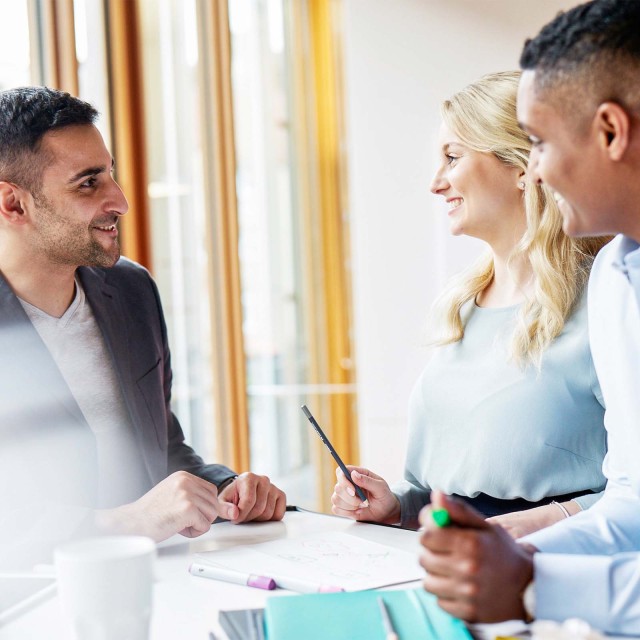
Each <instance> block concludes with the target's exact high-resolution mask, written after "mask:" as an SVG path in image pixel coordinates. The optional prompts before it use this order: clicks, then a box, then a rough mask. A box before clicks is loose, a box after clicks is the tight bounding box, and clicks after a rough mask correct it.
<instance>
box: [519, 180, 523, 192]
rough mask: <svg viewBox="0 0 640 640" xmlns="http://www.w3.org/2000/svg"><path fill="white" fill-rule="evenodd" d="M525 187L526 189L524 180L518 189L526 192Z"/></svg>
mask: <svg viewBox="0 0 640 640" xmlns="http://www.w3.org/2000/svg"><path fill="white" fill-rule="evenodd" d="M524 187H525V183H524V180H520V182H518V189H522V191H524Z"/></svg>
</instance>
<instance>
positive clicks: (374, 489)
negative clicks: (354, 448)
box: [351, 469, 388, 497]
mask: <svg viewBox="0 0 640 640" xmlns="http://www.w3.org/2000/svg"><path fill="white" fill-rule="evenodd" d="M351 478H352V480H353V481H354V482H355V483H356V484H357V485H358V486H359V487H362V488H363V489H366V490H367V491H368V492H369V493H370V494H371V495H372V496H374V497H378V496H379V495H380V494H381V493H384V491H385V489H387V490H388V485H387V483H386V482H385V481H384V480H383V479H382V478H380V477H379V476H377V475H375V474H373V473H371V474H370V472H369V471H368V470H367V469H361V470H360V471H355V470H353V471H352V472H351Z"/></svg>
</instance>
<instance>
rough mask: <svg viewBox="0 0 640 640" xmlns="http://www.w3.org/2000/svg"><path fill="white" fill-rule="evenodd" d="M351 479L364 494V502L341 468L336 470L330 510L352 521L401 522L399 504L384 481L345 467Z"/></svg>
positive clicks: (367, 473)
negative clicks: (365, 500) (365, 501)
mask: <svg viewBox="0 0 640 640" xmlns="http://www.w3.org/2000/svg"><path fill="white" fill-rule="evenodd" d="M347 469H348V470H349V472H350V473H351V479H352V480H353V482H354V483H355V484H357V485H358V486H359V487H361V488H362V489H363V490H364V492H365V493H366V495H367V503H363V502H362V500H360V498H358V496H357V495H356V492H355V490H354V488H353V485H352V484H351V483H350V482H349V480H347V478H346V477H345V475H344V473H342V471H341V470H340V469H336V478H337V482H336V486H335V487H334V489H333V495H332V496H331V504H332V505H333V506H332V508H331V510H332V511H333V513H334V514H335V515H337V516H346V517H347V518H353V519H354V520H370V521H372V522H384V523H386V524H397V523H398V522H400V502H399V500H398V498H397V497H396V496H395V494H394V493H393V492H392V491H391V489H390V488H389V485H388V484H387V483H386V481H385V480H384V478H381V477H380V476H379V475H376V474H375V473H373V471H369V469H364V468H363V467H354V466H351V465H347Z"/></svg>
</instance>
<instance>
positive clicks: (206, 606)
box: [0, 511, 523, 640]
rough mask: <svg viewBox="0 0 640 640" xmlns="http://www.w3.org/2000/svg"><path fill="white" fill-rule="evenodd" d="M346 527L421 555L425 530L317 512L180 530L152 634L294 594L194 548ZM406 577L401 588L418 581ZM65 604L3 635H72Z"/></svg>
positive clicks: (52, 605) (161, 581) (45, 607)
mask: <svg viewBox="0 0 640 640" xmlns="http://www.w3.org/2000/svg"><path fill="white" fill-rule="evenodd" d="M328 531H343V532H348V533H349V534H351V535H355V536H359V537H362V538H365V539H367V540H371V541H373V542H379V543H381V544H386V545H389V546H392V547H397V548H399V549H403V550H405V551H409V552H411V553H415V554H416V557H417V555H418V552H419V548H420V546H419V534H418V533H417V532H414V531H406V530H402V529H397V528H393V527H385V526H377V525H370V524H363V523H357V522H353V521H351V520H346V519H344V518H336V517H333V516H327V515H322V514H317V513H311V512H304V511H302V512H287V513H286V515H285V518H284V520H283V521H282V522H266V523H252V524H246V525H232V524H229V523H226V522H225V523H220V524H216V525H214V526H212V527H211V530H210V531H209V533H207V534H205V535H203V536H201V537H199V538H196V539H194V540H189V539H186V538H183V537H181V536H174V537H173V538H171V539H170V540H167V541H166V542H164V543H162V544H160V545H159V549H158V562H157V570H156V577H157V579H156V584H155V587H154V600H153V615H152V623H151V640H175V639H176V638H180V639H181V640H207V639H208V638H209V632H210V631H213V632H214V633H215V634H216V637H219V638H226V636H225V634H224V632H223V631H222V629H221V628H220V626H219V624H218V612H219V611H221V610H228V609H247V608H257V607H264V605H265V601H266V598H267V597H290V596H291V595H292V594H291V592H288V591H284V590H280V589H278V590H276V591H264V590H261V589H254V588H251V587H246V586H241V585H236V584H230V583H226V582H220V581H217V580H208V579H204V578H198V577H194V576H192V575H190V574H189V573H188V567H189V565H190V563H191V562H192V561H193V554H195V553H199V552H203V551H214V550H218V549H228V548H229V547H233V546H236V545H241V544H255V543H259V542H266V541H268V540H273V539H283V538H295V537H299V536H302V535H305V534H310V533H319V532H328ZM419 584H420V583H419V582H412V583H405V584H403V585H398V586H397V587H395V588H407V587H412V586H414V587H415V586H418V585H419ZM61 627H62V625H61V622H60V612H59V604H58V600H57V598H56V597H55V596H54V597H52V598H50V599H48V600H46V601H44V602H42V603H40V604H39V605H37V606H36V607H34V608H33V609H31V610H29V611H28V612H27V613H25V614H24V615H22V616H21V617H19V618H18V619H16V620H13V621H12V622H10V623H9V624H8V625H6V626H4V627H2V628H0V640H33V639H34V638H47V639H48V640H66V639H65V638H64V635H63V634H62V632H61V631H60V629H61ZM522 629H523V626H522V624H521V623H506V624H505V625H486V626H485V625H483V626H481V627H476V628H475V629H474V631H475V633H476V634H477V635H479V636H480V637H482V638H493V637H495V636H499V635H513V634H515V633H517V632H518V631H522Z"/></svg>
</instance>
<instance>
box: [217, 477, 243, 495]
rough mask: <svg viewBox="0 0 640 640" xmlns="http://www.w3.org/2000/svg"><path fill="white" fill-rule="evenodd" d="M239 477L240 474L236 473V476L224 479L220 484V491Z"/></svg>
mask: <svg viewBox="0 0 640 640" xmlns="http://www.w3.org/2000/svg"><path fill="white" fill-rule="evenodd" d="M237 477H238V475H237V474H236V475H235V476H231V477H230V478H227V479H226V480H223V481H222V482H221V483H220V484H219V485H218V493H219V494H220V493H222V492H223V491H224V490H225V489H226V488H227V487H228V486H229V485H230V484H231V483H232V482H234V481H235V480H236V478H237Z"/></svg>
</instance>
